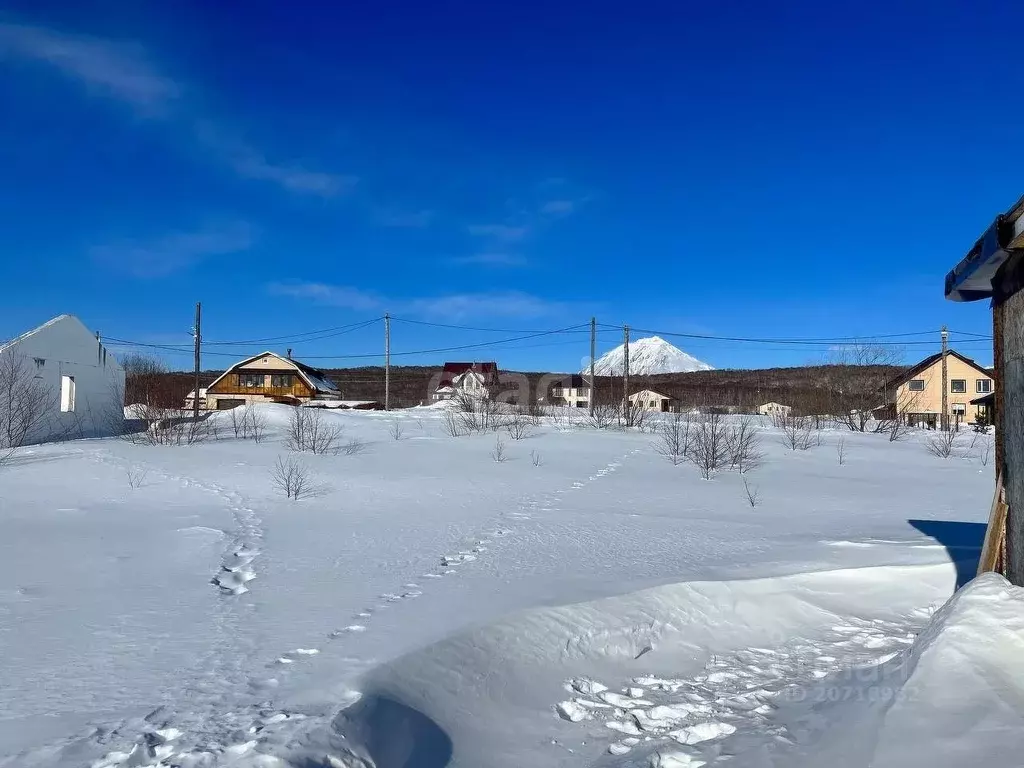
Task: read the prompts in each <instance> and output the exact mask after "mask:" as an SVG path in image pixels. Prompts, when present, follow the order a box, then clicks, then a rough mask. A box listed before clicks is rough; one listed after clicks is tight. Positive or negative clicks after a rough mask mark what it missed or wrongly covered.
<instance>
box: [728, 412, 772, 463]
mask: <svg viewBox="0 0 1024 768" xmlns="http://www.w3.org/2000/svg"><path fill="white" fill-rule="evenodd" d="M725 449H726V453H727V455H728V459H729V466H731V467H735V468H736V469H737V470H739V472H740V474H742V473H744V472H746V471H747V470H751V469H757V468H758V467H759V466H761V465H762V464H763V463H764V451H762V450H761V433H760V430H758V428H757V427H756V426H754V420H753V418H751V417H750V416H744V417H742V418H741V419H740V421H739V424H737V425H734V426H732V427H731V428H728V429H727V430H726V433H725Z"/></svg>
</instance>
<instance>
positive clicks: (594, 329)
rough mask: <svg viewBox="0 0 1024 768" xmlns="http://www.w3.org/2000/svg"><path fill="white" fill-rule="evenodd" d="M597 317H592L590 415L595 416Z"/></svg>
mask: <svg viewBox="0 0 1024 768" xmlns="http://www.w3.org/2000/svg"><path fill="white" fill-rule="evenodd" d="M596 355H597V318H596V317H592V318H590V417H591V418H593V417H594V402H595V401H596V400H597V376H595V372H596V370H597V361H596V360H595V359H594V358H595V356H596Z"/></svg>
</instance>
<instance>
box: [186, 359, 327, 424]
mask: <svg viewBox="0 0 1024 768" xmlns="http://www.w3.org/2000/svg"><path fill="white" fill-rule="evenodd" d="M335 400H341V392H340V391H339V390H338V387H337V386H336V385H335V384H334V382H332V381H331V380H330V379H328V378H327V375H326V374H325V373H324V372H323V371H320V370H317V369H316V368H312V367H310V366H308V365H305V364H303V363H300V362H299V361H298V360H293V359H292V358H291V357H286V356H282V355H278V354H276V353H274V352H261V353H260V354H258V355H253V356H252V357H248V358H246V359H245V360H241V361H239V362H237V363H235V364H234V365H232V366H231V367H230V368H228V369H227V370H226V371H224V373H222V374H221V375H220V376H218V377H217V378H216V379H214V380H213V382H211V383H210V385H209V386H208V387H207V388H206V407H207V408H209V409H210V410H221V411H223V410H227V409H229V408H235V407H237V406H239V405H245V404H246V403H254V402H255V403H283V404H285V405H302V404H305V403H315V402H319V401H335Z"/></svg>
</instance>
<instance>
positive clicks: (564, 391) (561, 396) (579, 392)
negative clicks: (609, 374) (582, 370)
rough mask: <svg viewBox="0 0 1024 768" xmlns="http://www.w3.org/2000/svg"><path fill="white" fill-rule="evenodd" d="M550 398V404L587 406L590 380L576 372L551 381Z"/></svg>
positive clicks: (575, 406) (588, 403)
mask: <svg viewBox="0 0 1024 768" xmlns="http://www.w3.org/2000/svg"><path fill="white" fill-rule="evenodd" d="M550 398H551V404H552V405H567V406H569V407H570V408H589V407H590V382H589V381H587V380H586V379H585V378H583V376H581V375H580V374H578V373H573V374H570V375H568V376H566V377H565V378H563V379H559V380H558V381H555V382H553V383H552V385H551V394H550Z"/></svg>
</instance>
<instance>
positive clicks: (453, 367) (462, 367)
mask: <svg viewBox="0 0 1024 768" xmlns="http://www.w3.org/2000/svg"><path fill="white" fill-rule="evenodd" d="M466 371H476V372H477V373H494V374H496V373H497V372H498V364H497V363H495V362H493V361H491V362H487V363H445V364H444V371H443V373H446V374H451V375H452V376H457V375H458V374H460V373H465V372H466Z"/></svg>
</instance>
